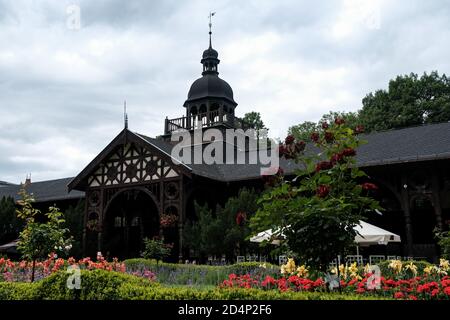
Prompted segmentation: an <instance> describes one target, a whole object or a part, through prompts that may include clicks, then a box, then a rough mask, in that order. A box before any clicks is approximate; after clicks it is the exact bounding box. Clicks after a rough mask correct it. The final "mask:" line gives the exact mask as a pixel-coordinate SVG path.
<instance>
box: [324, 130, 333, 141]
mask: <svg viewBox="0 0 450 320" xmlns="http://www.w3.org/2000/svg"><path fill="white" fill-rule="evenodd" d="M325 141H326V142H328V143H331V142H333V141H334V134H333V133H332V132H329V131H327V132H325Z"/></svg>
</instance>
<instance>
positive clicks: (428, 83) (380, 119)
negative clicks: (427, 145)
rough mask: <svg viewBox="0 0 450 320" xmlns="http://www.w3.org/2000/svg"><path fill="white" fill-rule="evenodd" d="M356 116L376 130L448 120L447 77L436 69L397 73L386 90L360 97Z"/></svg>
mask: <svg viewBox="0 0 450 320" xmlns="http://www.w3.org/2000/svg"><path fill="white" fill-rule="evenodd" d="M362 103H363V107H362V109H361V110H360V111H359V120H360V121H361V124H363V125H364V127H365V129H366V130H367V131H379V130H387V129H394V128H403V127H407V126H413V125H420V124H425V123H435V122H443V121H449V120H450V79H449V78H447V76H446V75H445V74H443V75H442V76H440V75H439V73H438V72H437V71H433V72H431V73H430V74H427V73H424V74H423V75H422V76H421V77H420V78H419V77H418V75H417V74H414V73H411V74H410V75H404V76H397V77H396V78H395V79H393V80H391V81H389V87H388V90H377V91H375V93H369V94H368V95H366V97H365V98H364V99H363V100H362Z"/></svg>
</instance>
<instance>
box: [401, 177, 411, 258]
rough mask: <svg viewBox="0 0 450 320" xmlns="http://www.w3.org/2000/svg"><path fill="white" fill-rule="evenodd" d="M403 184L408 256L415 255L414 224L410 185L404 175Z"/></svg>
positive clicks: (402, 195)
mask: <svg viewBox="0 0 450 320" xmlns="http://www.w3.org/2000/svg"><path fill="white" fill-rule="evenodd" d="M401 183H402V186H401V188H402V191H401V198H402V209H403V216H404V218H405V234H406V248H407V249H406V252H407V255H408V256H412V255H413V230H412V222H411V210H410V205H409V194H408V183H407V179H406V175H405V174H404V173H402V177H401Z"/></svg>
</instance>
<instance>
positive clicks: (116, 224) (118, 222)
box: [114, 217, 123, 228]
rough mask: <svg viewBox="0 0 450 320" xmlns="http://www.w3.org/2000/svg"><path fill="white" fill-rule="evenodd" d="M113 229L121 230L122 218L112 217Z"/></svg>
mask: <svg viewBox="0 0 450 320" xmlns="http://www.w3.org/2000/svg"><path fill="white" fill-rule="evenodd" d="M114 227H116V228H122V227H123V224H122V217H114Z"/></svg>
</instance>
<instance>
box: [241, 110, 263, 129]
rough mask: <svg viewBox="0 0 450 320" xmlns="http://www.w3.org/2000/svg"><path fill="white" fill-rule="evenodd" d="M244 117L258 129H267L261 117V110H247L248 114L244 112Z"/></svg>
mask: <svg viewBox="0 0 450 320" xmlns="http://www.w3.org/2000/svg"><path fill="white" fill-rule="evenodd" d="M242 119H243V120H244V121H245V122H247V123H249V124H251V125H252V126H253V128H255V129H256V130H261V129H267V128H266V125H265V124H264V122H263V120H262V118H261V113H259V112H255V111H252V112H247V113H246V114H244V117H243V118H242Z"/></svg>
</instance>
